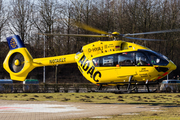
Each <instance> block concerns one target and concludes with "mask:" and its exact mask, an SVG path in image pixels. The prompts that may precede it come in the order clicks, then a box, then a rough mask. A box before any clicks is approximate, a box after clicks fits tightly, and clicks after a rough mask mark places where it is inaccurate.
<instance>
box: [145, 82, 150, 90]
mask: <svg viewBox="0 0 180 120" xmlns="http://www.w3.org/2000/svg"><path fill="white" fill-rule="evenodd" d="M146 87H147V90H148V92H150V90H149V85H148V80H146Z"/></svg>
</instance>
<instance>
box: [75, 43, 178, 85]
mask: <svg viewBox="0 0 180 120" xmlns="http://www.w3.org/2000/svg"><path fill="white" fill-rule="evenodd" d="M108 42H109V43H110V42H111V43H110V44H111V45H110V46H111V47H106V46H108V45H107V44H106V45H104V46H105V47H106V48H107V49H108V50H106V49H105V48H104V46H103V45H102V44H103V43H108ZM113 42H114V43H115V44H116V45H114V44H113ZM113 42H112V41H105V42H101V44H99V42H95V43H91V44H88V45H87V46H85V48H82V52H79V53H77V54H76V56H75V60H76V62H77V65H78V68H79V70H80V71H81V73H82V75H83V76H84V77H85V78H86V79H87V80H89V81H90V82H92V83H94V84H116V85H117V84H119V85H121V84H123V83H128V82H129V77H130V76H132V80H133V81H156V80H158V79H161V78H163V77H165V76H166V75H167V74H169V73H170V72H171V71H173V70H175V69H176V65H174V63H173V62H172V61H171V60H169V59H168V58H167V57H165V56H163V55H161V54H159V53H156V52H154V51H152V50H150V49H148V48H146V47H143V46H140V45H138V44H134V43H129V42H122V41H113ZM118 42H119V43H120V44H118ZM96 44H98V45H101V46H98V45H96ZM91 45H93V46H94V49H95V47H96V48H97V49H96V51H95V50H94V51H92V49H93V48H89V49H91V50H88V46H91ZM122 45H124V46H122ZM117 46H118V47H117ZM98 48H99V49H98ZM116 48H117V49H116ZM84 49H85V50H86V51H84ZM88 52H89V53H88ZM93 52H94V53H93Z"/></svg>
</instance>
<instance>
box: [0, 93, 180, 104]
mask: <svg viewBox="0 0 180 120" xmlns="http://www.w3.org/2000/svg"><path fill="white" fill-rule="evenodd" d="M0 99H2V100H22V101H62V102H85V103H128V104H153V105H179V104H180V95H179V93H139V94H114V93H8V94H0Z"/></svg>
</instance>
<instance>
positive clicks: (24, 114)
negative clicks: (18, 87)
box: [0, 100, 159, 120]
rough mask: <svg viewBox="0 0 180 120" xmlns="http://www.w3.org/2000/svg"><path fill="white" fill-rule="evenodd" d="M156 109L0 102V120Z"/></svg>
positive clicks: (60, 118) (53, 119)
mask: <svg viewBox="0 0 180 120" xmlns="http://www.w3.org/2000/svg"><path fill="white" fill-rule="evenodd" d="M157 109H159V106H148V105H126V104H91V103H68V102H56V101H45V102H44V101H43V102H41V101H8V100H0V119H1V120H64V119H73V118H96V117H97V118H98V117H103V116H104V118H105V117H107V116H109V115H119V114H122V115H123V114H129V113H133V114H137V112H141V111H152V110H157Z"/></svg>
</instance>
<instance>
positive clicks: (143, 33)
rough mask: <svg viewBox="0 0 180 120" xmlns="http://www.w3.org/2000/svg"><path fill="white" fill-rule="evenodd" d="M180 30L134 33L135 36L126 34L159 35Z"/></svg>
mask: <svg viewBox="0 0 180 120" xmlns="http://www.w3.org/2000/svg"><path fill="white" fill-rule="evenodd" d="M178 31H180V29H172V30H162V31H153V32H142V33H133V34H124V35H125V36H127V35H145V34H157V33H167V32H178Z"/></svg>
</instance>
